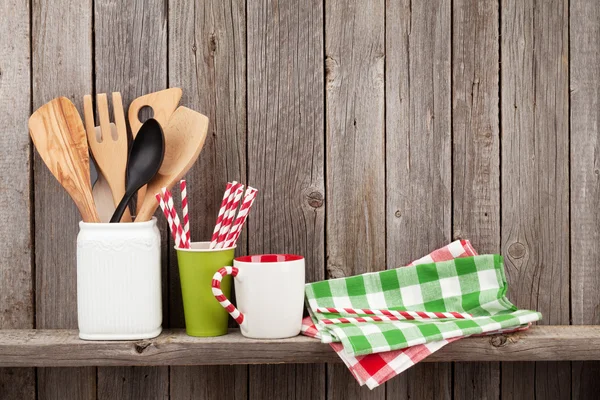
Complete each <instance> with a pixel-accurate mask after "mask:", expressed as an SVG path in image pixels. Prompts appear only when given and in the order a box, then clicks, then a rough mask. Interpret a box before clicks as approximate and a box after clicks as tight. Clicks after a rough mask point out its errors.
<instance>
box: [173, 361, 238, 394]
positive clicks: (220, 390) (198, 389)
mask: <svg viewBox="0 0 600 400" xmlns="http://www.w3.org/2000/svg"><path fill="white" fill-rule="evenodd" d="M170 387H171V390H170V396H171V397H170V399H171V400H188V399H211V398H217V399H231V400H246V399H247V398H248V367H247V366H245V365H237V366H231V365H222V366H216V367H213V366H207V367H171V385H170Z"/></svg>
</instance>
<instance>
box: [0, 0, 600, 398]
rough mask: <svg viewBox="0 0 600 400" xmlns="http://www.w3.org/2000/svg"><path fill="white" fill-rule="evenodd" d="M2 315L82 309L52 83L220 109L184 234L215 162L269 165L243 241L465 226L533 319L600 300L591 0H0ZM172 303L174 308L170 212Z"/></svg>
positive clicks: (294, 391)
mask: <svg viewBox="0 0 600 400" xmlns="http://www.w3.org/2000/svg"><path fill="white" fill-rule="evenodd" d="M0 11H2V15H3V23H2V24H1V25H0V124H1V125H2V126H3V134H2V135H0V169H1V170H2V174H1V175H0V188H1V191H2V192H1V196H0V216H1V219H2V222H1V224H0V255H1V259H2V262H1V263H0V329H2V328H31V327H38V328H74V327H76V326H77V320H76V302H75V296H76V285H75V282H76V281H75V236H76V234H77V230H78V228H77V221H78V219H79V216H78V214H77V210H76V208H75V207H74V205H73V203H72V202H71V200H70V198H69V197H68V196H67V195H66V193H65V192H64V191H63V190H62V189H61V188H60V186H59V185H58V184H57V183H56V181H55V180H54V178H53V177H52V176H51V174H50V173H48V171H47V170H46V168H45V166H44V164H43V162H42V161H41V159H40V158H39V156H38V155H37V154H36V153H35V151H34V150H33V148H32V146H31V143H30V141H29V138H28V136H27V118H28V116H29V115H30V113H31V112H32V111H33V110H35V109H36V108H37V107H39V106H40V105H42V104H43V103H45V102H46V101H48V100H50V99H52V98H54V97H56V96H59V95H64V96H67V97H69V98H71V99H72V100H73V101H74V102H75V104H76V105H78V106H81V99H82V96H83V95H84V94H88V93H101V92H110V91H113V90H114V91H121V92H122V94H123V98H124V100H125V102H126V103H129V102H130V101H131V100H132V99H133V98H135V97H136V96H138V95H141V94H143V93H147V92H150V91H154V90H159V89H163V88H166V87H170V86H171V87H172V86H179V87H182V88H183V89H184V95H183V100H182V102H183V104H185V105H186V106H188V107H191V108H194V109H196V110H198V111H201V112H203V113H204V114H206V115H208V116H209V117H210V121H211V125H210V131H209V137H208V140H207V142H206V145H205V148H204V150H203V152H202V154H201V156H200V160H199V161H198V163H197V164H196V165H195V166H194V168H193V169H192V170H191V171H190V173H189V174H188V176H187V178H188V187H189V191H190V196H191V206H190V208H191V213H192V215H191V218H192V222H193V225H192V235H193V236H194V237H196V238H199V237H205V238H207V237H209V235H210V231H211V225H212V224H213V222H214V217H215V214H216V211H217V210H216V207H217V205H218V202H219V196H220V193H222V190H223V186H224V183H225V182H226V181H227V180H232V179H237V180H241V181H244V182H248V183H250V184H252V185H254V186H256V187H258V188H259V189H260V197H259V199H258V200H257V202H256V205H255V208H254V211H253V215H252V216H251V218H250V221H249V223H248V227H247V229H246V231H247V232H246V233H245V234H244V237H243V239H242V243H241V245H240V249H239V253H248V252H250V253H260V252H279V251H288V252H298V253H301V254H304V255H306V257H307V261H308V263H307V268H308V269H307V276H308V279H310V280H319V279H324V278H326V277H340V276H348V275H351V274H356V273H362V272H367V271H375V270H379V269H384V268H386V267H387V268H393V267H397V266H400V265H402V264H405V263H407V262H409V261H410V260H412V259H414V258H417V257H419V256H421V255H423V254H425V253H426V252H428V251H430V250H432V249H434V248H436V247H438V246H441V245H443V244H445V243H447V242H449V241H450V240H452V239H455V238H469V239H471V240H472V242H473V244H474V245H475V247H476V248H477V249H478V250H479V251H481V252H502V254H503V255H504V256H505V257H506V268H507V272H508V279H509V281H510V285H511V288H510V292H509V297H510V298H511V299H512V300H514V301H515V302H516V304H517V305H519V306H521V307H531V308H535V309H538V310H540V311H541V312H542V313H543V314H544V320H543V322H542V323H545V324H570V323H573V324H600V313H599V312H598V307H599V304H600V294H599V293H600V292H599V291H598V287H599V286H600V267H599V265H600V246H599V245H598V240H599V238H600V212H599V211H598V204H600V165H599V164H600V162H599V161H598V160H597V158H598V157H597V153H598V152H599V151H600V2H598V1H596V0H571V1H570V2H569V1H568V0H547V1H536V0H523V1H501V0H428V1H410V0H368V1H362V0H307V1H300V2H298V1H291V0H286V1H276V0H256V1H248V2H245V1H244V0H228V1H220V0H162V1H161V0H148V1H145V0H134V1H133V0H132V1H128V2H124V1H123V2H121V1H117V0H84V1H75V0H29V1H27V0H25V1H17V0H0ZM162 229H163V238H164V242H165V243H164V252H163V255H164V257H163V259H164V265H165V267H164V274H163V276H164V294H165V321H164V325H165V326H172V327H181V326H183V315H182V309H181V300H180V291H179V287H178V279H179V278H178V273H177V265H176V261H175V255H174V254H173V251H172V250H171V249H170V248H171V246H170V243H169V242H168V240H169V239H168V235H167V234H166V233H165V232H164V223H163V224H162ZM598 376H600V363H597V362H586V363H581V362H577V363H568V362H561V363H454V364H450V363H447V364H444V363H439V364H428V365H419V366H416V367H414V368H412V369H411V370H409V371H408V372H406V373H405V374H403V375H402V376H400V377H397V378H396V379H394V380H392V381H391V382H389V383H388V384H387V385H385V386H382V387H380V388H378V389H376V390H374V391H369V390H368V389H361V388H359V387H358V385H357V384H356V383H355V382H354V380H353V379H352V378H351V377H350V374H349V373H348V371H347V370H346V368H345V367H343V366H342V365H339V364H338V365H273V366H235V367H232V366H219V367H171V368H169V367H147V368H137V367H136V368H133V367H131V368H61V369H57V368H38V369H37V370H36V369H32V368H28V369H15V368H12V369H8V368H4V369H0V399H19V400H26V399H35V398H39V399H61V400H62V399H79V398H81V399H98V400H100V399H129V398H132V399H134V398H144V399H153V398H156V399H166V398H171V399H190V398H194V399H196V398H201V399H212V398H214V399H217V398H235V399H284V398H299V399H306V398H310V399H326V398H328V399H343V400H345V399H359V398H360V399H362V398H364V399H381V400H383V399H386V398H387V399H409V398H410V399H451V398H456V399H470V398H486V399H518V398H523V399H529V398H534V397H535V398H538V399H542V398H552V399H554V398H560V399H563V398H565V399H568V398H573V399H589V398H594V397H595V396H597V393H598V391H599V390H600V388H599V385H600V379H598Z"/></svg>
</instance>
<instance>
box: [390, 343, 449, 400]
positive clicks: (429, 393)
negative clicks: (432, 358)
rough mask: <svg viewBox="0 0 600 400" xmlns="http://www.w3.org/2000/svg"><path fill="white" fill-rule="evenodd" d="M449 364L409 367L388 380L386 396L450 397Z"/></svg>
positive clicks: (401, 398)
mask: <svg viewBox="0 0 600 400" xmlns="http://www.w3.org/2000/svg"><path fill="white" fill-rule="evenodd" d="M435 354H436V355H437V354H439V352H438V353H435ZM425 360H429V358H426V359H425ZM450 365H451V364H445V363H442V364H433V365H430V364H419V365H415V366H414V367H411V368H410V369H409V370H408V371H406V372H405V373H403V374H401V375H400V376H399V377H396V378H394V380H392V381H389V383H388V384H387V398H388V399H390V400H396V399H398V400H411V399H415V398H416V399H447V398H452V375H451V374H449V373H448V369H449V366H450Z"/></svg>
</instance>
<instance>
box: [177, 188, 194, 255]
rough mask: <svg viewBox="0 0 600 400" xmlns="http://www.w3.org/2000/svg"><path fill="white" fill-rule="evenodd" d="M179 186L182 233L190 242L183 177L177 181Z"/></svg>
mask: <svg viewBox="0 0 600 400" xmlns="http://www.w3.org/2000/svg"><path fill="white" fill-rule="evenodd" d="M179 187H180V188H181V214H182V215H181V216H182V217H183V233H184V235H185V240H186V242H187V243H191V240H190V217H189V214H188V200H187V190H186V182H185V179H182V180H181V181H180V182H179Z"/></svg>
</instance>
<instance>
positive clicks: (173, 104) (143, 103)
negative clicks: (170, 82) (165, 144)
mask: <svg viewBox="0 0 600 400" xmlns="http://www.w3.org/2000/svg"><path fill="white" fill-rule="evenodd" d="M182 94H183V91H182V90H181V89H180V88H170V89H165V90H160V91H158V92H154V93H148V94H146V95H143V96H140V97H138V98H137V99H135V100H133V101H132V102H131V104H130V105H129V110H128V112H127V114H128V117H129V126H130V127H131V134H132V136H133V138H134V139H135V136H136V135H137V133H138V131H139V130H140V127H141V126H142V121H140V117H139V114H140V110H141V109H142V108H144V107H150V108H151V109H152V112H153V116H152V118H154V119H155V120H157V121H158V123H159V124H160V126H163V127H164V126H166V125H167V123H168V122H169V118H171V115H173V113H174V112H175V110H176V109H177V106H178V105H179V101H180V100H181V95H182ZM145 195H146V186H143V187H141V188H140V190H139V191H138V194H137V209H138V210H139V209H140V208H141V207H142V203H143V202H144V198H145Z"/></svg>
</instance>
